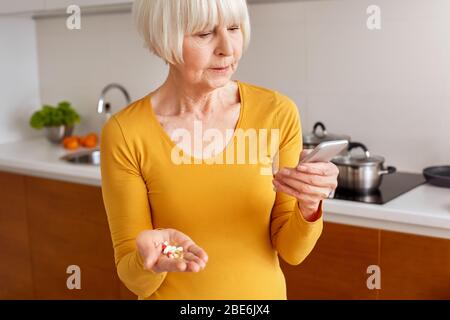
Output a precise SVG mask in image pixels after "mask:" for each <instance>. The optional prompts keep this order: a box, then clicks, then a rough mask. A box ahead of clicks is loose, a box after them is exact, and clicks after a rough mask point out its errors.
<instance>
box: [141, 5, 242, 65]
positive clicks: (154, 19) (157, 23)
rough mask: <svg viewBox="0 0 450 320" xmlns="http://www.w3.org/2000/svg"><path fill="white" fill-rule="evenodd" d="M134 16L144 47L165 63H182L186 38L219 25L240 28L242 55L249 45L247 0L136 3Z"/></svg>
mask: <svg viewBox="0 0 450 320" xmlns="http://www.w3.org/2000/svg"><path fill="white" fill-rule="evenodd" d="M133 17H134V21H135V24H136V27H137V29H138V31H139V34H140V35H141V36H142V37H143V39H144V42H145V47H147V48H148V49H149V50H150V51H151V52H152V53H154V54H156V55H157V56H159V57H160V58H162V59H163V60H164V61H165V62H166V63H171V64H183V63H184V60H183V41H184V37H185V36H186V35H193V34H197V33H198V32H201V31H205V30H214V28H215V27H216V26H218V25H224V26H227V27H231V26H239V27H240V29H241V32H242V35H243V48H242V49H243V52H244V51H246V50H247V48H248V45H249V42H250V18H249V14H248V8H247V2H246V0H135V1H134V4H133Z"/></svg>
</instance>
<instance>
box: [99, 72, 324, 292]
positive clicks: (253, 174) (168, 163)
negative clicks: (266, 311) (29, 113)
mask: <svg viewBox="0 0 450 320" xmlns="http://www.w3.org/2000/svg"><path fill="white" fill-rule="evenodd" d="M237 83H238V85H239V92H240V97H241V111H240V116H239V120H238V123H237V126H236V129H242V130H247V129H252V128H253V129H255V128H256V129H261V128H265V129H267V130H270V129H277V128H278V129H279V134H280V136H279V144H280V150H279V167H280V168H282V167H291V168H292V167H295V166H296V165H297V163H298V160H299V155H300V152H301V150H302V135H301V124H300V118H299V113H298V110H297V107H296V105H295V103H294V102H293V101H292V100H291V99H289V98H288V97H286V96H284V95H282V94H280V93H278V92H276V91H272V90H269V89H265V88H262V87H258V86H255V85H251V84H247V83H244V82H240V81H237ZM268 135H270V134H268ZM232 137H233V140H231V141H233V142H235V141H236V139H237V134H236V133H235V135H234V136H232ZM226 141H228V140H226ZM174 147H175V149H174ZM232 148H233V145H232V143H231V142H230V143H229V144H228V145H227V147H226V148H225V150H224V151H222V153H219V154H217V155H216V157H221V159H226V158H224V154H225V152H231V149H232ZM247 149H248V148H247ZM173 150H176V151H178V152H179V153H180V152H181V154H182V155H183V156H184V157H186V158H185V159H188V160H195V159H194V158H193V157H192V156H190V155H188V154H183V153H182V149H181V148H180V149H177V145H176V144H175V143H174V142H173V141H172V140H171V139H170V138H169V136H168V134H167V133H166V132H165V131H164V129H163V128H162V126H161V125H160V123H159V122H158V120H157V118H156V116H155V113H154V111H153V109H152V107H151V104H150V97H149V96H146V97H144V98H142V99H140V100H138V101H136V102H134V103H132V104H131V105H129V106H128V107H126V108H125V109H123V110H121V111H120V112H118V113H116V114H115V115H114V116H112V117H111V119H110V120H109V121H108V122H107V123H106V124H105V126H104V127H103V130H102V136H101V173H102V192H103V199H104V204H105V208H106V212H107V215H108V222H109V227H110V231H111V238H112V242H113V247H114V255H115V263H116V266H117V272H118V275H119V278H120V279H121V281H122V282H123V283H124V284H125V285H126V286H127V287H128V288H129V289H130V290H131V291H132V292H134V293H135V294H136V295H137V296H138V299H139V300H143V299H149V300H154V299H180V300H182V299H226V300H228V299H245V300H247V299H286V298H287V297H286V283H285V278H284V275H283V273H282V270H281V268H280V265H279V260H278V255H280V257H281V258H283V259H284V260H285V261H286V262H287V263H289V264H292V265H298V264H300V263H301V262H302V261H303V260H304V259H305V257H306V256H307V255H308V254H309V253H310V252H311V250H312V249H313V247H314V245H315V243H316V241H317V239H318V238H319V236H320V234H321V232H322V226H323V218H322V209H323V202H321V203H320V206H319V210H320V216H319V218H318V220H316V221H314V222H307V221H306V220H305V219H304V218H303V216H302V215H301V213H300V210H299V208H298V203H297V199H296V198H294V197H292V196H289V195H287V194H285V193H276V192H274V191H273V185H272V179H273V176H272V175H271V174H262V172H263V170H262V169H263V168H265V167H267V166H266V163H262V162H260V163H256V164H255V163H254V162H253V163H251V161H246V163H244V164H243V163H237V161H235V162H234V163H232V164H221V163H220V162H219V163H215V164H211V163H203V164H198V163H194V161H193V163H192V164H189V163H182V164H179V163H174V161H172V159H173V158H171V156H172V151H173ZM232 150H237V148H236V149H234V148H233V149H232ZM236 153H237V151H236ZM248 156H249V153H248V150H246V157H248ZM268 156H269V157H272V158H273V154H272V153H270V152H269V154H268ZM224 162H225V161H224ZM268 167H269V168H271V165H270V164H269V166H268ZM156 228H174V229H177V230H180V231H181V232H183V233H185V234H187V235H188V236H189V237H191V238H192V239H193V240H194V241H195V242H196V243H197V244H198V245H199V246H201V247H202V248H204V249H205V250H206V252H207V253H208V256H209V261H208V263H207V265H206V268H205V269H204V270H203V271H201V272H199V273H190V272H183V273H182V272H170V273H161V274H156V273H153V272H150V271H146V270H144V269H143V259H142V257H141V256H140V254H139V253H138V251H137V249H136V243H135V241H136V237H137V235H138V234H139V233H140V232H141V231H143V230H147V229H156Z"/></svg>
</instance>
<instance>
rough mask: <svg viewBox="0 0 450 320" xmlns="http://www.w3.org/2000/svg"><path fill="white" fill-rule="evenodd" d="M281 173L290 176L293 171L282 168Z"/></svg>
mask: <svg viewBox="0 0 450 320" xmlns="http://www.w3.org/2000/svg"><path fill="white" fill-rule="evenodd" d="M281 173H282V174H285V175H287V176H288V175H289V174H290V173H291V172H290V171H289V170H288V169H283V170H281Z"/></svg>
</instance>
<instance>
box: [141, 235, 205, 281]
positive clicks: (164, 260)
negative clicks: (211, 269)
mask: <svg viewBox="0 0 450 320" xmlns="http://www.w3.org/2000/svg"><path fill="white" fill-rule="evenodd" d="M164 241H167V242H168V243H169V244H170V245H176V246H180V247H183V253H184V254H183V258H174V259H171V258H169V257H167V256H166V255H164V254H162V244H163V242H164ZM136 245H137V248H138V251H139V254H140V255H141V257H142V259H143V261H144V269H145V270H151V271H153V272H156V273H160V272H199V271H201V270H203V269H204V268H205V266H206V263H207V261H208V255H207V254H206V252H205V250H203V249H202V248H200V247H199V246H197V245H196V244H195V243H194V241H192V239H191V238H189V237H188V236H187V235H185V234H184V233H182V232H180V231H178V230H175V229H155V230H145V231H143V232H141V233H140V234H139V235H138V237H137V238H136Z"/></svg>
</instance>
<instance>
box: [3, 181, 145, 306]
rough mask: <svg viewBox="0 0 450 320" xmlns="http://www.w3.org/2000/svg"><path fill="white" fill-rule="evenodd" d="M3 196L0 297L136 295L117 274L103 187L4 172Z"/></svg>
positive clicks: (133, 296)
mask: <svg viewBox="0 0 450 320" xmlns="http://www.w3.org/2000/svg"><path fill="white" fill-rule="evenodd" d="M0 200H1V202H0V261H2V264H0V283H2V286H0V299H7V298H11V299H22V298H32V299H137V297H136V296H135V295H134V294H133V293H131V292H130V291H129V290H128V289H127V288H126V287H124V286H123V285H122V284H121V282H120V280H119V278H118V276H117V271H116V267H115V265H114V253H113V248H112V242H111V237H110V233H109V227H108V222H107V217H106V212H105V210H104V207H103V200H102V194H101V189H100V188H98V187H92V186H85V185H79V184H73V183H67V182H61V181H55V180H48V179H41V178H34V177H26V176H19V175H11V174H7V173H0ZM69 266H78V267H79V268H80V271H81V272H80V275H81V277H80V278H81V289H80V290H78V289H73V290H70V289H68V287H67V279H68V278H69V277H70V276H71V274H70V273H67V269H68V267H69Z"/></svg>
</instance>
